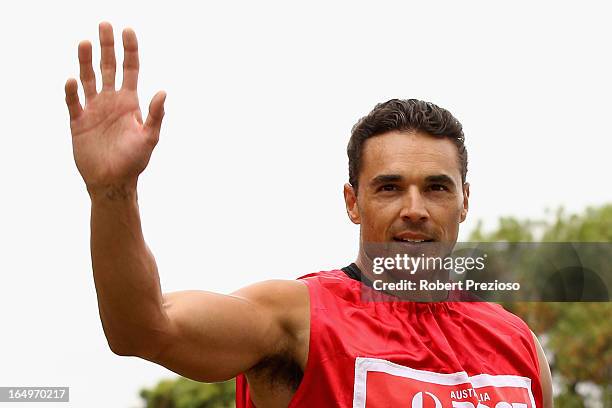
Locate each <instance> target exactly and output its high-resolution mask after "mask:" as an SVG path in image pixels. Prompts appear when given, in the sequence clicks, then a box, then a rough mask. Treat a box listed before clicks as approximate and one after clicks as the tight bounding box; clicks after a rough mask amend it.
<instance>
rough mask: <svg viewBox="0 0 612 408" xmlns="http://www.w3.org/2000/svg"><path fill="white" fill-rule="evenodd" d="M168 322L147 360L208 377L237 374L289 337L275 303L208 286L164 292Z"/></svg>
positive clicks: (215, 378) (217, 378) (188, 374)
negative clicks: (226, 293)
mask: <svg viewBox="0 0 612 408" xmlns="http://www.w3.org/2000/svg"><path fill="white" fill-rule="evenodd" d="M164 311H165V313H166V315H167V317H168V325H167V326H168V327H167V329H166V330H164V332H163V333H160V338H159V339H156V340H155V341H156V342H158V347H157V349H156V353H155V355H151V356H144V357H145V358H146V359H148V360H151V361H153V362H156V363H158V364H161V365H163V366H164V367H166V368H168V369H170V370H172V371H174V372H176V373H178V374H180V375H182V376H185V377H188V378H191V379H194V380H198V381H205V382H213V381H223V380H227V379H230V378H233V377H235V376H236V375H237V374H239V373H241V372H244V371H246V370H248V369H249V368H251V367H252V366H254V365H255V364H257V363H258V362H259V361H260V360H261V359H262V358H263V357H265V356H267V355H269V354H270V353H273V352H274V349H275V348H276V347H279V345H280V344H282V343H283V339H284V337H285V334H284V330H283V327H282V325H281V324H280V322H279V319H278V318H277V315H276V313H275V311H274V308H273V307H268V306H266V305H265V304H261V303H259V302H257V301H253V300H251V299H248V298H246V297H242V296H235V295H222V294H218V293H212V292H206V291H182V292H174V293H168V294H166V295H164Z"/></svg>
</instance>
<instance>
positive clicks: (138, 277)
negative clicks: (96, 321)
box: [90, 183, 167, 354]
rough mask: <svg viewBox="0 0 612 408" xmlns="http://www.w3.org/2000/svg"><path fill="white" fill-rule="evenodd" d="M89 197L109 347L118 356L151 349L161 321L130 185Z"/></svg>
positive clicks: (151, 265) (153, 268)
mask: <svg viewBox="0 0 612 408" xmlns="http://www.w3.org/2000/svg"><path fill="white" fill-rule="evenodd" d="M90 196H91V204H92V205H91V257H92V265H93V272H94V281H95V285H96V292H97V295H98V306H99V310H100V317H101V319H102V325H103V326H104V332H105V334H106V337H107V339H108V341H109V345H110V346H111V348H112V349H113V351H115V352H117V353H119V354H133V353H135V352H136V350H137V349H140V348H142V347H155V344H154V342H153V340H155V339H158V338H160V337H161V336H160V334H161V333H163V330H164V329H165V326H166V325H167V318H166V316H165V314H164V311H163V307H162V293H161V288H160V283H159V275H158V273H157V265H156V263H155V259H154V257H153V254H152V253H151V252H150V250H149V249H148V247H147V245H146V243H145V240H144V237H143V234H142V227H141V222H140V213H139V210H138V199H137V193H136V186H135V183H134V185H133V186H125V185H124V186H121V187H112V188H108V189H103V190H102V191H96V192H92V191H90Z"/></svg>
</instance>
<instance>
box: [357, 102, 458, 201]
mask: <svg viewBox="0 0 612 408" xmlns="http://www.w3.org/2000/svg"><path fill="white" fill-rule="evenodd" d="M394 130H397V131H408V132H409V131H420V132H424V133H427V134H429V135H431V136H435V137H447V138H449V139H451V140H452V141H453V142H454V143H455V145H456V146H457V150H458V151H459V163H460V165H461V181H462V182H463V183H465V179H466V176H467V162H468V159H467V150H466V148H465V145H464V140H465V138H464V135H463V127H462V126H461V123H459V121H458V120H457V119H455V117H454V116H453V115H452V114H451V113H450V112H449V111H447V110H446V109H443V108H440V107H439V106H437V105H434V104H433V103H431V102H425V101H420V100H418V99H391V100H389V101H387V102H383V103H379V104H378V105H376V106H375V107H374V109H373V110H372V111H371V112H370V113H369V114H368V115H367V116H364V117H363V118H361V119H359V121H358V122H357V123H356V124H355V126H353V129H352V130H351V139H350V140H349V143H348V147H347V149H346V150H347V153H348V158H349V183H350V184H351V185H352V186H353V188H354V189H355V191H357V188H358V185H357V184H358V183H357V182H358V178H359V172H360V171H361V158H362V152H363V143H364V142H365V141H366V140H367V139H369V138H371V137H374V136H378V135H381V134H383V133H386V132H390V131H394Z"/></svg>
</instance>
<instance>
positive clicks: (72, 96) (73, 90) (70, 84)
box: [64, 78, 83, 121]
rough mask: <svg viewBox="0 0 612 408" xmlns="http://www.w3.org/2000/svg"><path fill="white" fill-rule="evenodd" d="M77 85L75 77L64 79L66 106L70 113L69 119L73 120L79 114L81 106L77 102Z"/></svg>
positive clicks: (81, 109) (81, 110)
mask: <svg viewBox="0 0 612 408" xmlns="http://www.w3.org/2000/svg"><path fill="white" fill-rule="evenodd" d="M78 88H79V85H78V84H77V81H76V79H74V78H70V79H69V80H68V81H66V86H65V87H64V90H65V91H66V105H67V106H68V113H69V114H70V120H71V121H73V120H75V119H76V118H78V117H79V116H80V115H81V112H83V107H82V106H81V103H80V102H79V94H78V93H77V91H78Z"/></svg>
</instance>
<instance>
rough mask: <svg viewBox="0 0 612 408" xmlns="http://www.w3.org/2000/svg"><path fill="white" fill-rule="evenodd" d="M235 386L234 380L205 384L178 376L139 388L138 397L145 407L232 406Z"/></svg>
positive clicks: (202, 407) (229, 407)
mask: <svg viewBox="0 0 612 408" xmlns="http://www.w3.org/2000/svg"><path fill="white" fill-rule="evenodd" d="M235 387H236V386H235V383H234V381H226V382H220V383H210V384H206V383H200V382H197V381H192V380H188V379H186V378H182V377H179V378H177V379H175V380H163V381H160V382H159V383H158V384H157V385H156V386H155V387H154V388H153V389H151V390H148V389H143V390H141V391H140V397H141V398H142V399H143V400H144V401H145V403H146V405H145V407H147V408H233V407H235V406H236V405H235V402H234V399H235Z"/></svg>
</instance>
